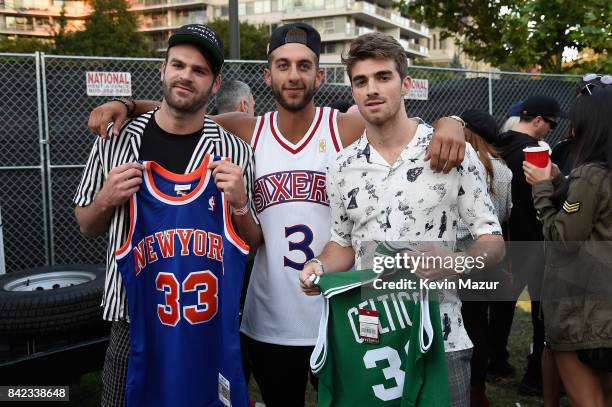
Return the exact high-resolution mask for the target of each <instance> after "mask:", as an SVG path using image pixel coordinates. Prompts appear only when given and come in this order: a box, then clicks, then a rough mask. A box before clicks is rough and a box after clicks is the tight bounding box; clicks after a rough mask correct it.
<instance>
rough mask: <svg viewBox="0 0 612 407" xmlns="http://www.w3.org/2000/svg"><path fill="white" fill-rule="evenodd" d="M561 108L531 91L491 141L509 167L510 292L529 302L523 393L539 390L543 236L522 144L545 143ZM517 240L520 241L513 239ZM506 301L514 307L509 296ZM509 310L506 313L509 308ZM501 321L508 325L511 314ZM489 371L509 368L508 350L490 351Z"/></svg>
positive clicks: (501, 372) (505, 371) (502, 373)
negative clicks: (529, 347) (513, 121)
mask: <svg viewBox="0 0 612 407" xmlns="http://www.w3.org/2000/svg"><path fill="white" fill-rule="evenodd" d="M564 117H566V114H565V113H564V112H563V111H562V110H561V108H560V107H559V103H558V102H557V101H556V100H555V99H553V98H551V97H548V96H539V95H538V96H531V97H529V98H527V99H526V100H525V101H524V102H523V106H522V107H521V111H520V121H519V123H518V124H517V125H516V127H515V128H514V130H510V131H508V132H506V133H503V134H501V135H500V141H499V143H498V144H497V147H498V149H499V150H500V152H501V155H502V158H503V159H504V160H505V161H506V164H507V165H508V167H509V168H510V170H511V171H512V175H513V177H512V208H513V209H512V213H511V215H510V221H509V240H510V241H512V242H515V243H512V246H511V247H510V249H511V250H510V251H509V259H510V264H511V265H510V267H511V272H512V274H513V278H514V283H515V287H514V288H515V295H516V297H518V295H519V294H520V293H521V292H522V290H523V288H524V287H525V284H527V285H528V288H529V294H530V297H531V299H532V302H531V319H532V323H533V352H532V354H531V355H529V357H528V365H527V370H526V371H525V375H524V377H523V380H522V382H521V387H520V388H519V391H521V392H522V393H525V394H533V393H536V394H537V393H540V392H541V389H542V370H541V359H542V352H543V348H544V325H543V323H542V320H541V318H540V316H539V307H540V302H539V301H537V299H538V297H539V291H540V284H541V277H542V273H543V271H544V264H543V259H544V254H543V253H544V252H543V251H544V247H543V245H542V244H540V242H541V241H543V240H544V237H543V235H542V224H541V223H540V221H539V220H538V217H537V213H536V210H535V208H534V206H533V199H532V196H531V186H530V185H529V184H528V183H527V181H526V179H525V175H524V173H523V161H524V153H523V149H524V148H526V147H538V146H547V144H546V143H544V142H543V140H544V138H545V137H546V136H547V135H548V134H550V132H551V131H552V130H554V129H555V127H556V126H557V123H558V122H559V119H560V118H564ZM519 242H520V243H519ZM507 306H508V307H509V308H510V307H511V308H512V309H514V302H510V303H508V304H507ZM509 315H510V314H509ZM505 322H506V326H507V329H504V332H508V333H509V331H510V326H511V325H512V319H511V318H509V320H508V321H505ZM490 368H491V371H492V373H494V374H495V375H497V376H505V375H508V374H511V372H512V368H511V366H509V365H508V354H507V352H504V354H499V355H491V366H490Z"/></svg>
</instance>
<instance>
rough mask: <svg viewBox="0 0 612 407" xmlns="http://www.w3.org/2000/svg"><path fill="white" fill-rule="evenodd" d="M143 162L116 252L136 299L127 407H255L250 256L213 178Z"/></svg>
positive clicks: (202, 170)
mask: <svg viewBox="0 0 612 407" xmlns="http://www.w3.org/2000/svg"><path fill="white" fill-rule="evenodd" d="M211 160H213V157H211V156H207V157H206V158H205V159H204V160H203V162H202V165H201V166H200V167H199V169H198V170H196V171H194V172H193V173H191V174H181V175H179V174H173V173H170V172H169V171H167V170H165V169H164V168H162V167H161V166H160V165H159V164H156V163H154V162H150V161H145V162H143V164H144V166H145V170H144V172H143V183H142V185H141V188H140V191H138V192H137V193H136V194H135V195H134V196H133V197H132V198H131V199H130V232H129V237H128V239H127V241H126V242H125V244H124V245H123V246H122V247H121V248H120V249H119V250H118V251H117V264H118V268H119V271H120V272H121V276H122V277H123V283H124V285H125V288H126V291H127V297H128V306H129V316H130V341H131V348H130V357H129V361H128V374H127V388H126V402H127V405H128V407H133V406H135V407H141V406H142V407H144V406H146V407H152V406H172V407H182V406H185V407H187V406H189V407H191V406H224V405H225V406H229V405H231V406H247V405H248V392H247V386H246V383H245V379H244V374H243V371H242V364H241V355H240V337H239V319H238V311H239V302H240V291H241V287H242V282H243V275H244V268H245V261H246V255H247V253H248V247H247V246H246V244H245V243H244V242H243V241H242V240H241V239H240V238H239V237H238V236H237V235H236V233H235V232H234V230H233V228H232V225H231V219H230V209H229V206H228V203H227V202H226V201H225V197H224V195H223V194H222V193H221V192H220V191H219V190H218V189H217V187H216V186H215V183H214V180H213V179H212V174H211V171H209V170H208V169H207V166H208V163H209V162H210V161H211Z"/></svg>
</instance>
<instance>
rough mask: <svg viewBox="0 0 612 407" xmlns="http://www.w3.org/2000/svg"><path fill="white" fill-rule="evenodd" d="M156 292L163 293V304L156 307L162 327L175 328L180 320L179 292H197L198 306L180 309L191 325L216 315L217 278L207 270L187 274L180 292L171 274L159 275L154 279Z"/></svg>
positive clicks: (176, 281) (177, 283) (174, 277)
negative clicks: (164, 301)
mask: <svg viewBox="0 0 612 407" xmlns="http://www.w3.org/2000/svg"><path fill="white" fill-rule="evenodd" d="M155 286H156V287H157V290H158V291H164V292H165V300H166V303H165V304H163V305H162V304H158V305H157V317H158V318H159V320H160V321H161V323H162V324H164V325H170V326H176V324H178V322H179V321H180V319H181V307H180V306H179V300H180V294H181V292H183V293H186V292H193V291H196V292H197V298H198V304H197V305H189V306H187V305H186V306H184V307H182V310H183V317H185V319H186V320H187V321H188V322H189V323H190V324H192V325H195V324H201V323H203V322H207V321H210V320H211V319H212V317H214V316H215V315H216V314H217V288H218V287H217V277H216V276H215V275H214V274H213V273H211V272H210V271H209V270H204V271H197V272H193V273H189V275H188V276H187V277H186V278H185V280H183V286H182V290H181V287H180V285H179V282H178V280H177V279H176V276H175V275H174V274H172V273H159V274H158V275H157V278H156V279H155Z"/></svg>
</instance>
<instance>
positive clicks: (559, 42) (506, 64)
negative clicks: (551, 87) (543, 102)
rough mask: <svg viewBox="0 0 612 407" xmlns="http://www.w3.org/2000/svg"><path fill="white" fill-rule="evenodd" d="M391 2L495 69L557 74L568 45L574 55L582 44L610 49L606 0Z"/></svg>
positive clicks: (610, 10)
mask: <svg viewBox="0 0 612 407" xmlns="http://www.w3.org/2000/svg"><path fill="white" fill-rule="evenodd" d="M396 6H397V7H399V9H400V11H401V12H402V14H403V15H405V16H410V18H414V19H416V20H417V21H421V22H425V23H427V24H428V25H429V26H430V27H439V28H441V29H442V33H441V35H442V37H443V38H448V37H450V36H452V35H456V36H458V38H461V45H462V48H463V51H464V52H465V53H467V54H468V55H470V56H471V57H472V58H474V59H476V60H484V61H486V62H489V63H491V64H492V65H494V66H497V67H500V68H506V69H515V70H529V69H534V68H535V69H539V70H541V71H543V72H562V71H563V70H564V69H566V68H565V67H564V65H563V53H564V51H565V50H566V49H568V48H569V49H575V50H576V51H578V54H579V55H580V54H581V51H582V50H584V49H587V48H591V49H592V50H593V51H594V52H595V53H606V52H607V53H608V54H610V52H611V51H612V45H611V44H612V36H611V34H610V33H611V32H612V19H611V18H610V16H611V15H612V2H610V1H609V0H588V1H585V0H495V1H484V0H445V1H439V0H400V1H399V2H398V3H396ZM457 41H459V40H457ZM575 62H579V61H575Z"/></svg>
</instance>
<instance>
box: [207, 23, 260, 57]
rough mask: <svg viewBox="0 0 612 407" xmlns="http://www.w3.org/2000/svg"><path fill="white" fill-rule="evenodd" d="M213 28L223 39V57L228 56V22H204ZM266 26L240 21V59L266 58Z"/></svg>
mask: <svg viewBox="0 0 612 407" xmlns="http://www.w3.org/2000/svg"><path fill="white" fill-rule="evenodd" d="M206 24H207V25H208V26H210V27H211V28H212V29H214V30H215V31H216V32H217V33H218V34H219V35H220V36H221V39H222V40H223V46H224V49H225V58H228V57H229V23H228V21H227V20H221V19H219V20H214V21H211V22H208V23H206ZM269 36H270V34H269V32H268V27H267V26H265V25H253V24H249V23H247V22H246V21H243V22H241V23H240V59H245V60H262V59H268V55H267V53H266V49H267V47H268V39H269Z"/></svg>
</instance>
